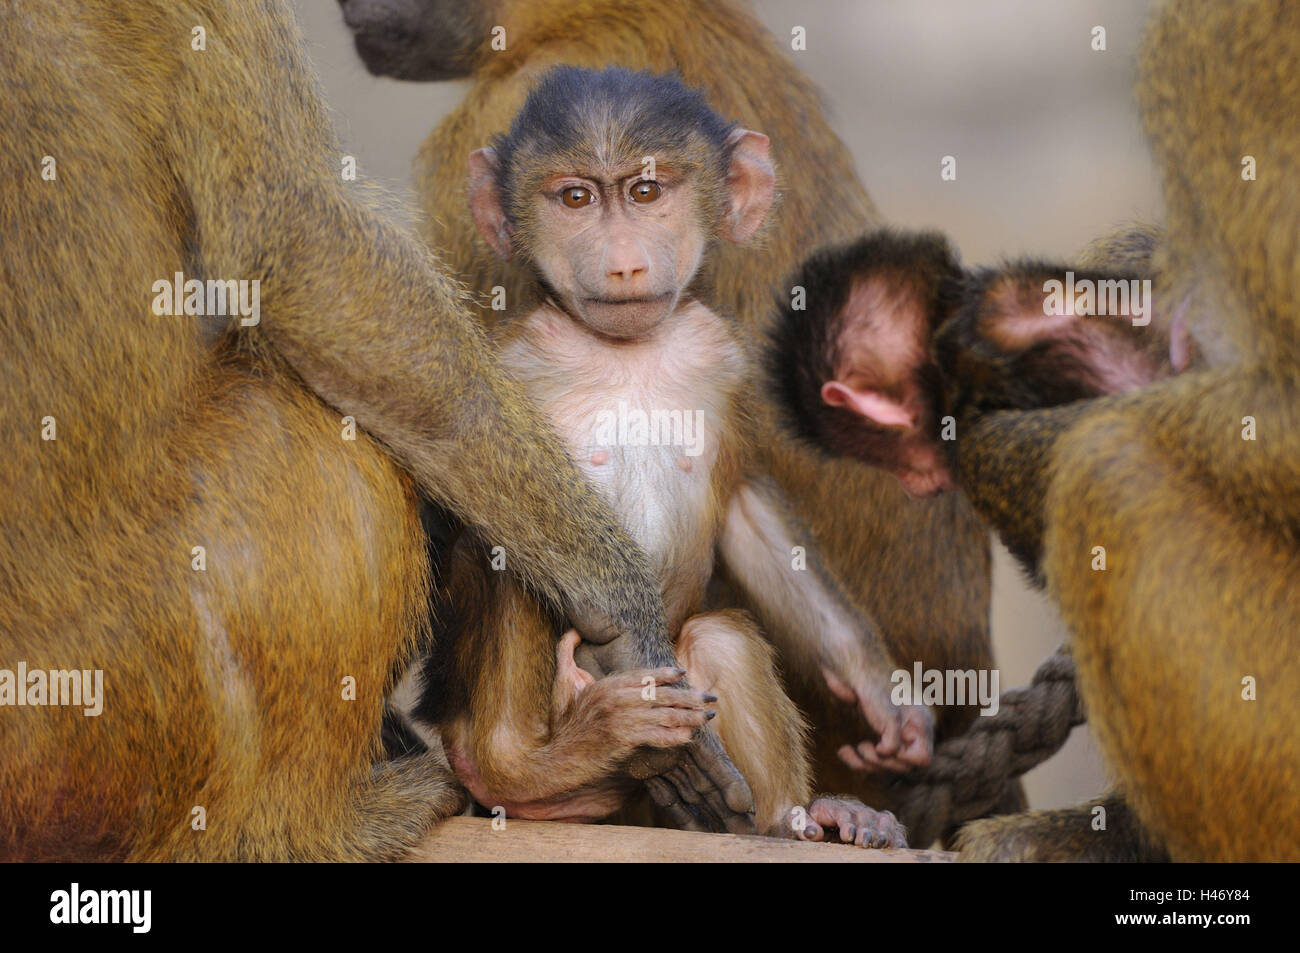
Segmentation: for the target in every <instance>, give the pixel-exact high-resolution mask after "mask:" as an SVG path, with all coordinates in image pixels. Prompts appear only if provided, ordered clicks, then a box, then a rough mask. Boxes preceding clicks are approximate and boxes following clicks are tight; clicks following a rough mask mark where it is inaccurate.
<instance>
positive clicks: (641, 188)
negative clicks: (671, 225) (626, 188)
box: [628, 179, 663, 205]
mask: <svg viewBox="0 0 1300 953" xmlns="http://www.w3.org/2000/svg"><path fill="white" fill-rule="evenodd" d="M628 194H629V197H630V198H631V199H632V201H633V202H636V203H637V204H638V205H649V204H650V203H651V202H653V201H654V200H655V199H657V198H659V196H660V195H661V194H663V190H662V189H661V188H659V183H658V182H653V181H651V180H650V179H642V180H641V181H639V182H637V183H636V184H634V185H633V186H632V189H631V191H630V192H629V193H628Z"/></svg>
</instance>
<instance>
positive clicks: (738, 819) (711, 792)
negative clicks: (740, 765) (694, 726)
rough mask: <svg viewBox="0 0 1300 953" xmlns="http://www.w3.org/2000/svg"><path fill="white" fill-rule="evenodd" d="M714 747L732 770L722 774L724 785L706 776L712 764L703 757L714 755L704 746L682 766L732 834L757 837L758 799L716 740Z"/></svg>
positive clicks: (691, 751) (699, 745)
mask: <svg viewBox="0 0 1300 953" xmlns="http://www.w3.org/2000/svg"><path fill="white" fill-rule="evenodd" d="M704 737H705V738H711V737H712V736H711V735H709V734H705V735H704ZM714 744H715V745H716V752H717V753H718V754H720V755H721V757H722V758H723V760H724V761H725V764H726V767H727V768H728V769H730V770H729V771H728V772H724V773H722V777H721V783H719V780H718V778H717V777H716V775H710V774H707V773H706V770H707V768H706V765H709V764H710V763H711V762H710V761H709V760H708V759H707V758H706V757H702V755H708V754H710V753H711V752H710V750H709V748H708V747H706V746H705V745H703V744H699V743H697V744H696V745H695V746H694V747H692V748H691V749H690V753H689V755H688V757H687V758H686V759H685V760H684V761H683V762H682V765H681V767H682V768H683V769H684V770H685V771H686V774H687V776H688V777H689V778H690V779H691V783H693V784H694V785H695V787H696V790H697V791H701V792H702V793H703V795H704V800H705V803H707V804H708V805H709V807H711V808H712V809H713V811H714V813H716V814H717V815H718V816H719V817H721V818H722V820H723V823H724V824H725V826H726V829H727V830H728V831H729V832H731V833H732V834H757V833H758V827H757V825H756V824H755V823H754V795H753V794H752V793H751V792H750V790H749V785H748V784H746V783H745V779H744V778H742V777H741V776H740V772H739V771H737V770H736V769H735V766H734V765H732V764H731V761H730V760H729V759H727V757H726V755H725V753H722V745H721V744H718V743H717V742H716V739H715V741H714Z"/></svg>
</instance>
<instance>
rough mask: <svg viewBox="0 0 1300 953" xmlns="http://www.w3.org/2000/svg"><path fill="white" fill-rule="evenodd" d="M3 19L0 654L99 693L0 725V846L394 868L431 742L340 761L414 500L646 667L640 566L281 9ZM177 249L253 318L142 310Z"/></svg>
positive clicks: (361, 705)
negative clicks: (49, 426)
mask: <svg viewBox="0 0 1300 953" xmlns="http://www.w3.org/2000/svg"><path fill="white" fill-rule="evenodd" d="M28 6H29V5H27V4H21V3H16V2H8V0H6V2H4V3H0V44H2V45H3V50H4V54H3V56H4V60H5V77H4V79H3V80H2V81H0V82H2V83H3V88H4V93H5V101H4V106H3V108H2V109H0V143H3V146H4V148H3V149H0V174H2V177H3V179H4V181H5V183H6V184H5V187H4V189H3V190H2V191H0V232H2V233H3V234H4V236H5V263H4V266H3V268H2V269H0V334H2V340H3V347H2V348H0V352H2V356H0V361H2V362H3V367H0V381H3V383H2V384H0V395H2V399H3V407H2V413H0V431H2V433H3V438H4V440H3V442H4V445H5V447H6V448H7V449H6V451H5V454H4V456H3V462H0V472H3V483H4V487H5V491H6V492H4V493H3V494H2V495H0V527H3V532H2V533H0V664H4V665H6V666H9V667H12V666H13V665H14V663H16V662H19V661H25V662H27V663H28V665H29V666H30V667H32V668H37V667H46V668H79V669H80V668H88V669H96V668H98V669H103V671H104V684H105V688H104V690H105V695H106V699H105V707H104V712H103V714H102V715H100V716H98V717H86V716H84V715H83V714H82V713H81V712H80V710H75V709H69V708H56V707H52V708H37V707H28V708H22V709H7V710H5V711H4V712H3V713H2V714H0V750H3V751H4V757H3V759H0V856H3V857H5V858H68V857H80V858H85V857H92V856H94V857H115V858H132V859H180V858H222V859H232V858H243V859H280V858H300V859H359V858H380V857H393V856H399V855H401V854H402V853H403V852H404V851H406V850H407V849H408V848H409V847H410V846H411V845H412V844H413V843H414V842H415V841H416V840H417V839H418V838H419V837H420V836H421V835H422V833H423V832H424V831H425V830H427V829H428V827H429V825H430V824H432V823H433V821H434V820H435V819H436V818H437V817H439V816H441V815H445V814H446V813H448V812H450V811H452V810H454V809H455V808H456V807H457V805H458V804H460V803H461V802H462V800H463V792H461V791H460V789H459V787H458V786H456V785H455V784H454V782H453V781H452V779H451V777H450V775H449V773H448V771H447V770H446V766H445V764H441V763H440V762H439V761H438V760H437V759H436V758H435V757H434V756H432V755H424V756H418V757H413V758H409V759H405V760H403V761H401V762H394V763H390V764H386V765H381V766H380V767H378V768H372V764H373V762H374V761H375V759H376V757H377V756H378V753H379V752H378V740H379V724H380V714H381V709H382V706H383V700H384V697H385V695H386V693H387V691H388V689H389V688H390V687H391V683H392V677H393V672H394V670H395V667H396V666H398V665H399V664H401V663H403V662H404V661H405V660H407V659H408V658H409V657H410V655H411V654H412V653H413V651H414V650H415V649H416V645H417V640H418V637H419V636H420V634H421V632H422V630H423V627H424V620H425V612H426V607H427V598H428V593H429V578H428V567H427V563H426V557H425V552H424V544H423V538H422V535H421V532H420V527H419V523H418V520H417V518H416V495H415V488H416V487H418V488H419V489H420V490H422V491H423V492H425V493H427V494H428V495H430V496H432V497H433V498H435V499H437V500H440V501H442V502H444V503H445V504H446V505H448V506H449V507H451V508H452V509H453V510H454V511H455V512H457V513H458V515H460V516H461V517H462V518H463V519H464V520H465V521H466V522H467V523H468V524H470V525H472V526H475V527H477V528H478V529H479V530H480V531H481V532H483V533H484V534H485V535H486V536H488V537H489V538H491V539H492V540H493V541H494V542H497V543H500V544H501V545H504V546H506V547H507V548H508V549H509V551H510V553H511V558H512V566H513V567H514V569H515V571H516V572H517V573H519V574H520V575H521V576H522V577H524V578H526V579H527V580H528V582H529V583H530V584H531V585H532V586H534V587H536V589H537V590H538V591H540V592H542V593H545V594H547V595H548V596H551V597H554V598H555V599H556V600H558V601H559V602H560V603H561V604H563V605H565V606H566V607H568V608H570V610H571V611H573V612H574V613H575V614H578V613H581V614H582V615H584V616H585V617H588V618H591V619H595V620H598V621H599V620H608V621H610V622H611V623H612V624H613V626H614V627H615V628H616V629H619V630H621V631H624V632H627V633H629V634H630V635H632V636H633V637H635V638H638V639H641V640H643V644H644V645H647V646H650V649H648V651H651V652H652V654H653V653H654V652H658V653H659V655H660V656H661V657H663V658H667V659H671V654H670V651H669V649H668V646H667V643H666V641H664V639H663V619H662V607H661V606H660V605H659V604H658V600H657V592H656V589H655V587H654V586H653V581H652V577H650V575H649V573H648V570H647V569H646V567H645V565H644V562H643V560H642V558H641V556H640V554H638V553H637V551H636V550H635V548H634V547H632V546H631V544H630V542H629V541H628V539H627V537H626V535H625V534H624V533H623V532H622V531H621V529H619V528H618V526H617V524H616V523H615V522H614V521H613V520H612V518H611V516H610V514H609V511H608V509H607V508H606V507H605V506H604V505H603V504H602V503H601V502H600V501H599V500H598V499H597V497H596V496H595V495H594V494H593V493H591V491H590V490H589V489H588V488H587V487H586V486H585V484H583V483H582V482H581V481H580V480H579V479H578V478H577V474H576V472H575V470H574V468H573V467H572V465H571V464H570V463H569V462H568V460H567V459H566V458H565V457H564V455H563V454H562V453H560V452H559V451H558V450H557V449H556V448H555V447H554V445H553V438H552V437H550V436H549V435H548V434H547V433H546V432H545V430H544V428H543V427H542V426H541V424H540V421H539V418H538V417H537V415H536V413H535V411H533V410H532V409H531V407H530V405H528V404H527V402H526V401H525V400H524V398H523V396H522V394H521V393H520V391H519V390H518V388H517V387H516V386H515V385H513V384H511V383H510V382H508V381H507V380H506V379H505V377H504V376H503V375H502V374H501V372H500V371H499V369H498V368H497V366H496V364H495V362H494V360H493V359H492V357H491V356H490V353H489V351H488V348H487V346H486V344H485V342H484V340H483V336H482V334H481V333H480V332H479V331H478V329H476V328H475V327H474V325H473V323H472V322H471V321H470V320H469V318H468V315H467V313H466V311H465V309H464V307H463V305H462V303H461V300H460V295H461V292H460V289H459V288H458V286H457V285H455V284H454V283H453V282H452V281H451V280H449V279H447V278H445V277H444V276H443V274H442V273H441V271H440V266H439V263H438V262H437V261H436V260H435V259H434V258H433V257H432V256H431V255H430V254H429V253H428V252H426V251H425V250H424V249H423V248H422V247H421V246H420V245H419V243H418V241H417V240H416V239H415V238H413V237H411V236H408V235H406V234H404V233H403V232H402V231H401V230H399V229H397V228H395V227H394V226H392V225H391V224H389V223H388V222H386V221H385V220H384V219H383V218H381V217H380V216H379V215H377V214H376V212H375V211H374V210H373V209H372V208H371V207H370V206H369V205H367V204H366V203H364V202H363V201H361V200H360V199H359V197H358V196H357V195H355V194H353V193H352V192H351V191H350V189H349V188H348V187H347V186H346V185H345V184H344V183H343V182H341V181H340V177H339V171H338V165H337V162H338V150H337V147H336V143H335V141H334V138H333V135H332V132H331V131H330V128H329V126H328V123H327V121H326V118H325V113H324V110H323V108H322V106H321V104H320V103H319V101H318V99H317V95H316V91H315V85H314V80H313V77H312V75H311V72H310V70H309V68H308V67H307V65H306V62H305V57H304V55H303V51H302V44H301V41H300V39H299V37H298V35H297V32H296V29H295V26H294V24H293V22H292V18H291V17H290V16H289V15H288V13H287V11H286V9H285V7H284V5H283V4H282V3H278V2H271V0H262V2H252V0H250V2H241V3H238V4H234V3H220V2H216V0H206V2H191V3H170V2H169V3H163V2H139V3H130V4H118V3H109V2H106V0H82V2H75V3H72V2H70V3H64V4H43V5H41V7H40V9H39V11H33V10H30V9H28ZM195 26H203V27H204V28H205V29H206V39H207V49H206V51H196V50H193V49H191V29H192V28H193V27H195ZM43 152H44V153H48V154H49V155H51V156H53V157H54V158H55V160H56V161H57V172H58V174H57V179H55V180H54V181H45V180H43V179H42V177H41V174H40V171H41V162H40V160H41V156H42V153H43ZM177 271H183V272H184V273H185V274H186V276H187V277H193V276H199V277H220V278H234V279H258V280H260V281H261V283H262V285H261V290H262V305H263V315H262V321H261V324H260V325H259V326H258V327H256V328H252V329H248V330H245V331H238V332H231V333H229V334H227V335H226V336H224V337H223V338H221V339H220V340H219V341H217V342H215V343H213V342H212V341H211V340H209V339H207V338H205V337H204V335H203V333H202V332H201V331H200V328H199V326H198V324H197V323H196V321H195V319H193V318H190V317H158V316H155V315H154V314H152V313H151V312H150V310H149V304H150V300H151V297H152V295H151V287H152V284H153V282H155V281H156V280H158V279H162V278H165V279H169V280H170V279H171V277H172V275H173V273H175V272H177ZM304 385H305V386H304ZM313 391H314V394H313V393H312V392H313ZM332 408H333V409H332ZM342 414H351V415H354V416H355V418H356V420H357V423H358V424H359V425H360V426H361V427H363V428H365V430H366V431H368V432H369V433H370V434H371V435H373V438H377V439H373V438H372V437H371V436H367V435H366V433H365V432H360V433H359V434H358V436H357V439H356V440H355V441H352V440H345V439H343V422H342V420H341V415H342ZM46 416H52V417H54V418H55V420H56V422H57V428H58V430H57V439H56V440H53V441H43V440H41V439H40V437H39V432H40V428H41V426H42V424H41V421H42V418H44V417H46ZM394 461H396V462H394ZM399 464H400V469H399ZM403 471H407V472H409V473H410V474H411V477H408V476H406V475H405V474H404V472H403ZM195 546H203V547H205V548H206V570H205V571H195V569H193V568H191V558H192V556H191V551H192V548H193V547H195ZM345 677H351V678H353V679H355V686H356V688H355V691H356V697H355V700H346V699H345V698H344V697H343V694H342V691H343V679H344V678H345ZM194 807H202V808H204V809H205V811H206V830H194V829H193V828H192V827H191V810H192V808H194Z"/></svg>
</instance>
